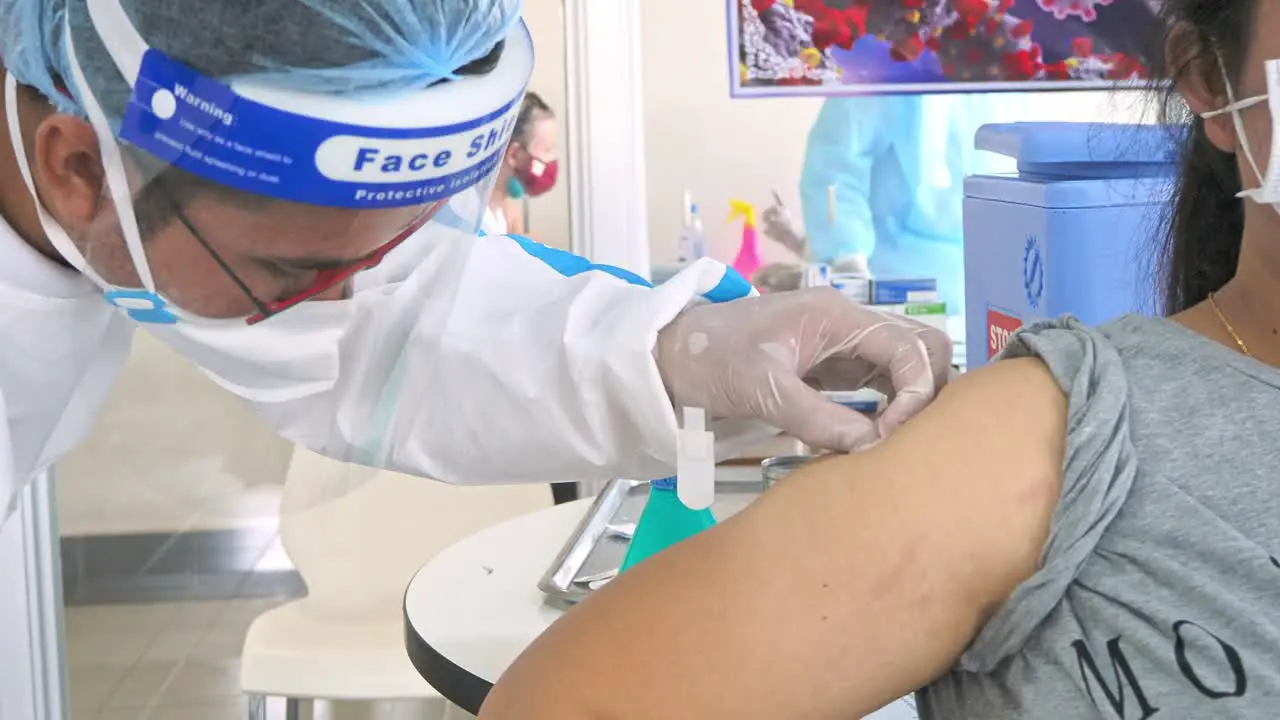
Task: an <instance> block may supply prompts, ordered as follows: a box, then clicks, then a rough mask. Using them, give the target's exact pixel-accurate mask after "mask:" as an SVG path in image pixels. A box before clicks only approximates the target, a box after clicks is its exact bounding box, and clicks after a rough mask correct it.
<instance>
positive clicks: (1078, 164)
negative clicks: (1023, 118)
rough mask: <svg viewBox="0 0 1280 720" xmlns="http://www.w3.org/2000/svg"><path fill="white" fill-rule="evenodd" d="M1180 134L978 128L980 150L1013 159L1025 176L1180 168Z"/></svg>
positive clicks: (1095, 126)
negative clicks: (1178, 164) (1178, 145)
mask: <svg viewBox="0 0 1280 720" xmlns="http://www.w3.org/2000/svg"><path fill="white" fill-rule="evenodd" d="M1175 133H1176V131H1174V130H1171V129H1170V128H1168V127H1165V126H1161V125H1120V124H1113V123H1066V122H1063V123H1012V124H1005V125H983V126H982V127H980V128H978V134H977V136H976V137H975V139H974V147H976V148H977V149H979V150H987V151H989V152H993V153H996V154H998V155H1003V156H1005V157H1009V158H1013V159H1014V160H1016V161H1017V162H1018V174H1019V175H1024V176H1025V175H1042V176H1047V177H1049V178H1058V179H1063V180H1067V179H1079V180H1088V179H1101V178H1137V177H1152V176H1156V175H1169V174H1171V173H1173V172H1174V171H1175V170H1176V167H1177V162H1178V147H1177V145H1176V144H1175V140H1176V139H1177V137H1176V134H1175Z"/></svg>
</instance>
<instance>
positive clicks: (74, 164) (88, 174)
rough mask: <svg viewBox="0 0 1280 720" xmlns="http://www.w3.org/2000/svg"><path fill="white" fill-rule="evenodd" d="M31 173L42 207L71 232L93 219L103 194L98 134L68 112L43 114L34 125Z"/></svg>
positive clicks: (103, 176)
mask: <svg viewBox="0 0 1280 720" xmlns="http://www.w3.org/2000/svg"><path fill="white" fill-rule="evenodd" d="M33 141H34V142H32V143H30V144H28V147H29V148H31V149H30V150H29V151H28V152H29V153H30V160H31V174H32V176H33V179H34V180H35V184H36V190H37V191H38V192H39V194H40V200H41V202H42V203H44V206H45V208H46V209H47V210H48V211H49V213H50V214H51V215H53V217H54V219H55V220H57V221H58V223H59V224H61V225H62V226H63V227H65V228H67V230H68V231H71V230H72V229H73V228H78V227H82V226H84V225H86V224H88V223H89V222H90V221H91V220H93V218H94V216H95V215H97V213H98V212H99V210H100V209H101V205H102V203H103V202H104V198H105V197H106V195H105V193H104V189H105V185H104V183H105V174H104V172H103V169H102V153H101V151H100V149H99V147H98V136H97V135H96V134H95V133H94V131H93V126H91V125H90V124H89V123H87V122H85V121H84V120H81V119H79V118H77V117H73V116H71V115H61V114H52V115H48V116H46V117H45V118H44V119H43V120H41V121H40V124H39V125H38V126H37V127H36V130H35V133H34V138H33Z"/></svg>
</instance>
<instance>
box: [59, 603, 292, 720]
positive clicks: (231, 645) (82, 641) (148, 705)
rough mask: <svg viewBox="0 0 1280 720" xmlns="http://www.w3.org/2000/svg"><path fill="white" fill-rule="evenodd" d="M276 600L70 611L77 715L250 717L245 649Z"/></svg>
mask: <svg viewBox="0 0 1280 720" xmlns="http://www.w3.org/2000/svg"><path fill="white" fill-rule="evenodd" d="M278 602H280V601H277V600H251V601H230V602H216V603H182V604H156V605H127V606H119V605H100V606H92V607H77V608H68V610H67V644H68V666H69V668H68V670H69V676H70V684H71V688H70V690H71V710H72V715H71V717H72V718H73V720H229V719H232V718H244V717H246V712H247V709H246V705H245V701H244V699H243V698H242V697H241V696H240V690H239V676H238V671H239V662H238V658H239V655H240V648H241V645H242V644H243V642H244V635H245V631H246V630H247V629H248V627H249V623H250V622H252V621H253V619H254V618H255V617H257V616H258V615H259V614H261V613H262V612H264V611H266V610H268V609H270V608H271V607H273V606H275V605H276V604H277V603H278Z"/></svg>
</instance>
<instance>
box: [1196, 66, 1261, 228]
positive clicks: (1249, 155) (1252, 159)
mask: <svg viewBox="0 0 1280 720" xmlns="http://www.w3.org/2000/svg"><path fill="white" fill-rule="evenodd" d="M1218 65H1219V67H1220V68H1222V77H1223V82H1224V83H1225V87H1226V90H1227V99H1228V104H1227V106H1226V107H1223V108H1220V109H1218V110H1213V111H1211V112H1207V113H1204V114H1202V115H1201V117H1203V118H1204V119H1206V120H1208V119H1211V118H1215V117H1218V116H1220V115H1226V114H1227V113H1230V114H1231V120H1232V122H1233V123H1234V125H1235V129H1236V136H1237V137H1238V138H1240V146H1241V149H1242V150H1243V151H1244V157H1245V161H1246V162H1248V163H1249V167H1250V168H1252V169H1253V172H1254V174H1255V175H1256V176H1257V177H1259V178H1261V179H1262V185H1261V186H1260V187H1257V188H1252V189H1248V190H1245V191H1243V192H1241V193H1240V197H1247V198H1249V199H1251V200H1253V201H1254V202H1257V203H1262V204H1267V205H1271V206H1273V207H1276V208H1277V210H1278V211H1280V60H1268V61H1267V64H1266V68H1267V94H1266V95H1258V96H1255V97H1251V98H1245V99H1243V100H1238V99H1236V96H1235V90H1234V89H1233V88H1232V86H1231V78H1230V77H1229V76H1228V75H1227V71H1226V66H1225V65H1224V64H1223V63H1221V62H1219V63H1218ZM1262 103H1267V106H1268V108H1269V109H1270V111H1271V126H1272V130H1271V152H1270V156H1269V157H1268V158H1267V163H1266V166H1265V168H1264V166H1263V165H1261V164H1260V163H1259V162H1258V155H1257V154H1256V153H1255V152H1254V150H1253V147H1252V145H1251V144H1250V142H1249V134H1248V133H1247V132H1246V131H1245V124H1244V119H1243V118H1242V116H1241V113H1242V111H1244V110H1246V109H1248V108H1251V107H1253V106H1255V105H1261V104H1262Z"/></svg>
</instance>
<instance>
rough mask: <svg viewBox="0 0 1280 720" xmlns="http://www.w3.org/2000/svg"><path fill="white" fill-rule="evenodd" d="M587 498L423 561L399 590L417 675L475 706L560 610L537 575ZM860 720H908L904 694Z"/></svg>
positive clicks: (473, 709)
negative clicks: (542, 588)
mask: <svg viewBox="0 0 1280 720" xmlns="http://www.w3.org/2000/svg"><path fill="white" fill-rule="evenodd" d="M589 507H591V500H590V499H586V500H579V501H577V502H572V503H568V504H566V505H557V506H555V507H552V508H548V509H546V510H540V511H538V512H535V513H531V514H529V515H525V516H522V517H518V518H515V519H513V520H508V521H507V522H504V523H502V524H500V525H496V526H494V527H491V528H488V529H487V530H484V531H482V532H479V533H476V534H475V535H472V536H471V537H469V538H467V539H465V540H463V541H461V542H459V543H457V544H456V545H453V546H452V547H450V548H448V549H447V550H445V551H444V552H442V553H440V554H439V555H437V556H436V557H435V558H434V559H433V560H432V561H431V562H429V563H427V565H426V566H425V567H423V568H422V570H420V571H418V574H417V575H415V576H414V578H413V580H412V581H411V582H410V583H409V588H408V590H407V591H406V592H405V597H404V626H405V648H406V649H407V650H408V653H409V659H410V660H412V661H413V665H414V667H415V668H417V670H418V672H419V673H421V674H422V677H423V678H425V679H426V681H427V682H428V683H430V684H431V686H432V687H434V688H435V689H436V690H438V691H439V692H440V694H441V695H443V696H444V697H445V698H447V699H448V700H449V702H452V703H453V704H455V705H457V706H459V707H461V708H463V709H464V710H466V711H468V712H470V713H473V714H478V713H479V712H480V706H481V704H483V703H484V698H485V696H486V695H487V694H488V693H489V690H490V689H491V688H492V687H493V683H495V682H497V680H498V678H499V677H501V675H502V673H503V672H504V671H505V670H506V669H507V667H508V666H510V665H511V663H513V662H515V659H516V657H518V656H519V655H520V653H522V652H524V649H525V648H526V647H528V646H529V645H530V644H531V643H532V642H533V641H534V639H535V638H537V637H538V635H540V634H542V632H543V631H544V630H546V629H547V628H548V627H550V625H551V623H553V622H555V621H556V619H557V618H559V617H560V615H561V614H562V613H563V610H561V609H559V608H556V607H553V606H550V605H548V604H546V602H545V596H544V595H543V594H542V591H540V590H538V580H539V579H541V577H542V574H543V573H544V572H546V570H547V568H548V567H550V566H551V563H552V561H554V560H555V557H556V554H557V553H559V552H560V548H561V547H562V546H563V545H564V544H565V542H566V541H567V540H568V539H569V536H570V534H572V533H573V530H574V528H575V527H577V525H578V522H579V521H580V520H581V519H582V516H583V515H584V514H586V511H587V509H588V508H589ZM867 720H916V713H915V710H914V706H913V704H912V703H911V701H910V700H909V699H904V700H902V701H899V702H896V703H894V704H892V705H890V706H889V707H887V708H885V709H884V710H881V711H879V712H877V713H874V714H873V715H871V716H868V719H867Z"/></svg>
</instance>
